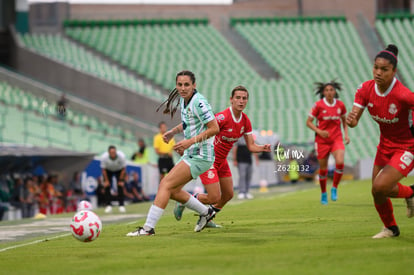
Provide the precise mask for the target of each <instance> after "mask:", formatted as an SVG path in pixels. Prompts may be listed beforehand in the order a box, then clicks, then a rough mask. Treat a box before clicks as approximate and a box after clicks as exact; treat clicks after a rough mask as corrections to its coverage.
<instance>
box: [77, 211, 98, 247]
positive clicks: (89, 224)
mask: <svg viewBox="0 0 414 275" xmlns="http://www.w3.org/2000/svg"><path fill="white" fill-rule="evenodd" d="M70 231H71V232H72V236H73V237H75V239H77V240H79V241H81V242H91V241H93V240H95V239H96V238H98V237H99V234H100V233H101V231H102V222H101V219H100V218H99V217H98V215H96V214H95V213H93V212H92V211H88V210H82V211H79V212H78V213H76V214H75V216H73V218H72V222H71V223H70Z"/></svg>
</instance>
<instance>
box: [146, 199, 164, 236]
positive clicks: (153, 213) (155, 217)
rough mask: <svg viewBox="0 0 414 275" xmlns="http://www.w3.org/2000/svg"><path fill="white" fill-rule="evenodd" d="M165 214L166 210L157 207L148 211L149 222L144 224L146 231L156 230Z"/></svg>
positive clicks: (154, 206)
mask: <svg viewBox="0 0 414 275" xmlns="http://www.w3.org/2000/svg"><path fill="white" fill-rule="evenodd" d="M163 213H164V209H162V208H160V207H158V206H156V205H154V204H153V205H151V208H150V210H149V211H148V215H147V220H146V221H145V224H144V229H145V230H150V229H151V228H155V226H156V225H157V222H158V221H159V220H160V219H161V216H162V214H163Z"/></svg>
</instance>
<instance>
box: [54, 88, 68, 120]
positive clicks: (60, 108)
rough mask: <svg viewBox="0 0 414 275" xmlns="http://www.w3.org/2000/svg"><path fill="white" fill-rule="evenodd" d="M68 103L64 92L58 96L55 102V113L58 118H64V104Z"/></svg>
mask: <svg viewBox="0 0 414 275" xmlns="http://www.w3.org/2000/svg"><path fill="white" fill-rule="evenodd" d="M67 104H68V100H67V99H66V96H65V94H62V96H61V97H60V98H59V100H58V101H57V102H56V113H57V117H58V118H59V119H62V120H64V119H65V118H66V106H67Z"/></svg>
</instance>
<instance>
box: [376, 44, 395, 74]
mask: <svg viewBox="0 0 414 275" xmlns="http://www.w3.org/2000/svg"><path fill="white" fill-rule="evenodd" d="M377 58H384V59H387V60H388V61H389V62H390V63H391V64H392V65H393V67H394V69H395V68H397V63H398V47H397V46H395V45H394V44H389V45H388V46H387V47H386V48H385V50H383V51H380V52H379V53H378V54H377V55H376V56H375V60H377Z"/></svg>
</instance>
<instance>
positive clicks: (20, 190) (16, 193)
mask: <svg viewBox="0 0 414 275" xmlns="http://www.w3.org/2000/svg"><path fill="white" fill-rule="evenodd" d="M23 200H24V185H23V181H22V179H21V178H15V179H14V187H13V191H12V193H11V198H10V204H11V205H12V206H14V207H16V208H18V209H21V210H22V208H23Z"/></svg>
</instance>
